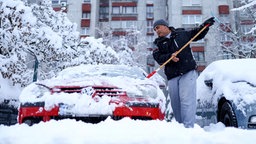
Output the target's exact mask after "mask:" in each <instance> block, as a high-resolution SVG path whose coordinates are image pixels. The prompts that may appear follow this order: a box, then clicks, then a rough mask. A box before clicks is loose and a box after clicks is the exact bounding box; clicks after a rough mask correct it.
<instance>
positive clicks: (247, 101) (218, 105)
mask: <svg viewBox="0 0 256 144" xmlns="http://www.w3.org/2000/svg"><path fill="white" fill-rule="evenodd" d="M255 72H256V59H233V60H219V61H215V62H213V63H211V64H210V65H208V66H207V67H206V69H205V70H204V71H203V72H202V73H201V74H200V76H199V77H198V79H197V100H198V105H197V122H198V124H199V125H201V126H207V125H209V124H211V123H217V122H222V123H223V124H225V126H232V127H238V128H244V129H251V128H256V74H255Z"/></svg>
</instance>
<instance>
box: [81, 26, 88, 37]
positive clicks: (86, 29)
mask: <svg viewBox="0 0 256 144" xmlns="http://www.w3.org/2000/svg"><path fill="white" fill-rule="evenodd" d="M89 33H90V28H89V27H81V35H89Z"/></svg>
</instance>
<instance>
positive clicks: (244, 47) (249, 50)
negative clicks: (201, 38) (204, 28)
mask: <svg viewBox="0 0 256 144" xmlns="http://www.w3.org/2000/svg"><path fill="white" fill-rule="evenodd" d="M233 2H234V6H235V7H236V8H234V9H232V10H231V12H233V14H234V20H233V21H230V20H229V19H227V18H225V17H223V18H222V17H220V18H218V19H217V23H219V24H220V27H219V29H220V31H219V32H220V33H221V37H220V41H221V47H220V49H219V54H220V55H221V56H222V57H223V58H256V33H255V30H256V9H255V5H256V1H255V0H237V1H233ZM241 16H243V18H246V21H244V22H246V24H242V23H243V21H242V20H241V19H240V18H241Z"/></svg>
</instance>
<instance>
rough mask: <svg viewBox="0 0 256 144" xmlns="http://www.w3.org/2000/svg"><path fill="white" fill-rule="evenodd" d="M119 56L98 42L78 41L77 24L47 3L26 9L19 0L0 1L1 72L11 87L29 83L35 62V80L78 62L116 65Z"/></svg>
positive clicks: (47, 76) (89, 40)
mask: <svg viewBox="0 0 256 144" xmlns="http://www.w3.org/2000/svg"><path fill="white" fill-rule="evenodd" d="M118 59H119V58H118V56H117V55H116V53H115V52H114V51H113V50H112V49H111V48H110V47H106V46H104V45H103V44H102V41H101V40H96V39H94V38H91V39H90V38H86V39H83V40H81V41H80V37H79V33H78V32H77V31H76V24H74V23H71V22H70V21H69V20H68V19H67V17H66V14H65V13H62V12H55V11H54V10H53V9H52V7H51V1H50V0H42V2H41V5H31V6H25V5H24V3H23V2H22V1H20V0H8V1H6V0H0V62H1V63H0V73H1V74H2V76H3V78H5V79H9V80H10V81H12V83H13V85H15V84H21V85H22V86H26V85H27V84H29V83H31V82H32V78H33V72H34V71H33V70H34V69H33V68H34V64H35V63H34V62H35V60H37V61H38V63H39V66H38V74H39V75H38V78H39V79H45V78H49V77H52V76H54V75H55V74H56V73H57V72H58V71H60V70H62V69H63V68H65V67H68V66H72V65H78V64H81V63H91V64H92V63H118Z"/></svg>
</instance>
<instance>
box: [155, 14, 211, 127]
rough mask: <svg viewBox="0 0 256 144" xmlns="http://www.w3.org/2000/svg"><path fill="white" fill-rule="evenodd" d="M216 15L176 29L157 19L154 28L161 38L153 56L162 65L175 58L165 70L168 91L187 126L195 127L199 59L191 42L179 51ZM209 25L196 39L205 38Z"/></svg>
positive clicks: (176, 113) (175, 113)
mask: <svg viewBox="0 0 256 144" xmlns="http://www.w3.org/2000/svg"><path fill="white" fill-rule="evenodd" d="M214 22H215V21H214V18H213V17H212V18H209V19H208V20H206V21H205V22H204V23H203V24H201V25H200V26H199V27H197V28H194V29H191V30H185V29H174V27H169V24H168V23H167V22H166V21H164V20H162V19H160V20H157V21H155V22H154V25H153V26H154V27H153V28H154V31H155V32H156V33H157V35H158V38H156V39H155V41H154V44H155V45H156V46H157V47H158V49H156V50H154V52H153V57H154V59H155V60H156V62H157V63H158V64H159V65H162V64H163V63H164V62H166V61H167V60H168V59H169V58H170V57H172V56H173V59H172V60H171V61H170V62H169V63H167V64H166V65H165V68H164V72H165V75H166V77H167V80H168V92H169V96H170V98H171V106H172V109H173V114H174V118H175V119H176V121H177V122H179V123H183V124H184V126H185V127H186V128H190V127H194V123H195V114H196V79H197V76H198V75H197V72H196V68H197V66H196V62H195V59H194V57H193V53H192V50H191V48H190V45H188V46H187V47H186V48H184V49H183V50H182V51H181V52H180V53H179V54H176V53H175V52H177V51H178V50H179V49H180V48H182V47H183V46H184V45H185V44H186V43H187V42H188V41H190V40H191V38H193V37H194V36H195V35H196V34H197V33H198V32H199V31H200V30H201V29H202V28H203V27H204V26H206V25H209V26H211V25H213V24H214ZM208 31H209V27H207V28H206V29H205V30H204V31H203V32H202V33H201V34H199V35H198V36H197V37H196V38H195V39H194V41H197V40H200V39H202V38H204V37H205V35H206V34H207V32H208Z"/></svg>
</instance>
